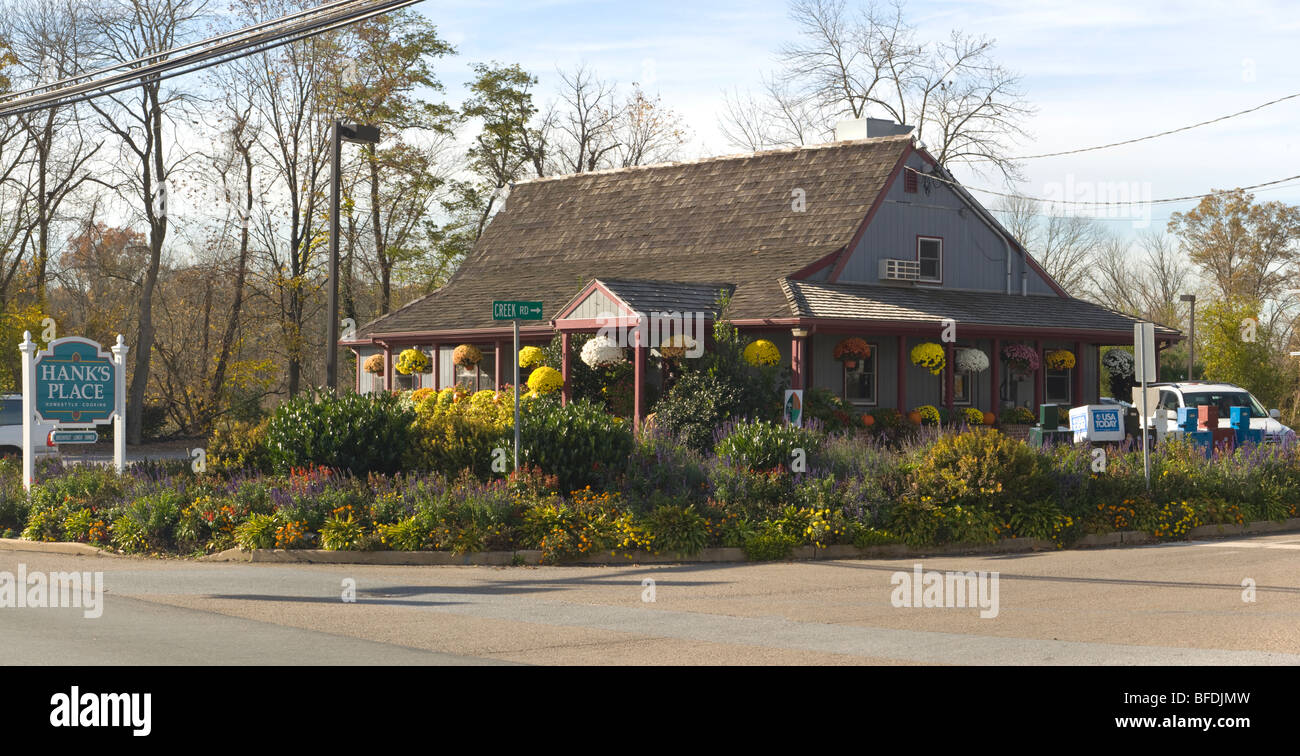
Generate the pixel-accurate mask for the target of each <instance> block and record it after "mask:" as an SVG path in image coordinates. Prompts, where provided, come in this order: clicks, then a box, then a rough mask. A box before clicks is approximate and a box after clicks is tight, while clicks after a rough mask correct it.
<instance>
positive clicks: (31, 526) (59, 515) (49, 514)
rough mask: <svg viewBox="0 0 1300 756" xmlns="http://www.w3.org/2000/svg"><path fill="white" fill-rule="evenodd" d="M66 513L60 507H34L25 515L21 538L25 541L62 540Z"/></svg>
mask: <svg viewBox="0 0 1300 756" xmlns="http://www.w3.org/2000/svg"><path fill="white" fill-rule="evenodd" d="M65 519H66V515H65V514H64V513H63V511H62V510H60V509H54V508H44V507H42V508H36V509H32V511H31V514H30V515H28V517H27V526H26V527H25V528H23V539H24V540H27V541H62V540H63V522H64V520H65Z"/></svg>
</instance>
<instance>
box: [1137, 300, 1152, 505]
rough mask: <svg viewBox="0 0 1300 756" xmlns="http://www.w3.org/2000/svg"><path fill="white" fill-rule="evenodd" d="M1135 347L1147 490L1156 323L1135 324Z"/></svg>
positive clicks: (1149, 470) (1149, 481)
mask: <svg viewBox="0 0 1300 756" xmlns="http://www.w3.org/2000/svg"><path fill="white" fill-rule="evenodd" d="M1133 348H1134V351H1136V352H1137V365H1136V366H1135V367H1136V371H1137V379H1138V381H1139V382H1140V383H1141V384H1142V410H1141V412H1142V422H1140V423H1138V429H1139V430H1140V431H1141V432H1142V473H1143V475H1145V476H1146V480H1147V490H1150V489H1151V452H1150V448H1149V447H1150V439H1149V437H1148V434H1147V422H1149V411H1148V409H1147V383H1149V382H1150V381H1151V378H1152V377H1153V376H1154V375H1155V372H1156V326H1155V324H1154V323H1134V324H1133Z"/></svg>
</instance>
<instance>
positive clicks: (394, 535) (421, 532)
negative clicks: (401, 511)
mask: <svg viewBox="0 0 1300 756" xmlns="http://www.w3.org/2000/svg"><path fill="white" fill-rule="evenodd" d="M375 527H376V530H378V532H379V541H380V543H382V544H383V545H385V546H387V547H388V548H390V549H395V550H397V551H421V550H423V549H427V548H429V547H430V546H431V545H432V543H431V533H432V530H433V528H432V526H431V525H430V524H429V520H428V518H427V517H423V516H420V515H411V516H410V517H405V518H403V519H401V520H398V521H397V522H394V523H392V524H380V525H377V526H375Z"/></svg>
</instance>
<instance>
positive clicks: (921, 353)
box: [912, 341, 947, 375]
mask: <svg viewBox="0 0 1300 756" xmlns="http://www.w3.org/2000/svg"><path fill="white" fill-rule="evenodd" d="M912 364H913V365H920V366H921V367H923V368H926V369H927V370H929V371H930V373H931V374H932V375H939V374H940V373H942V372H943V368H944V365H946V364H947V360H946V358H945V356H944V351H943V347H942V346H940V345H938V344H936V343H934V342H933V341H930V342H926V343H924V344H918V345H916V346H915V347H912Z"/></svg>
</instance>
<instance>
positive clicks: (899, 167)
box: [826, 142, 916, 283]
mask: <svg viewBox="0 0 1300 756" xmlns="http://www.w3.org/2000/svg"><path fill="white" fill-rule="evenodd" d="M915 151H916V145H915V143H913V142H909V143H908V145H907V147H906V148H905V149H904V150H903V154H902V155H901V156H899V158H898V162H897V163H895V164H894V170H892V171H890V172H889V178H887V179H885V185H884V186H883V187H881V188H880V193H879V194H877V195H876V199H875V200H874V201H872V203H871V209H870V210H868V211H867V217H866V218H863V219H862V224H861V225H859V226H858V230H857V231H856V232H855V233H854V234H853V240H852V241H850V242H849V244H848V246H847V247H845V248H844V251H843V252H842V253H841V254H840V258H839V261H837V262H836V263H835V269H834V270H832V271H831V274H830V276H828V277H827V279H826V280H827V281H830V282H831V283H834V282H835V281H838V280H839V279H840V273H843V272H844V266H845V265H847V264H848V262H849V258H850V257H852V256H853V250H855V249H857V247H858V242H860V241H862V235H863V234H865V233H866V232H867V226H869V225H871V219H872V218H873V217H875V215H876V211H877V210H879V209H880V206H881V205H883V204H885V195H886V194H888V193H889V188H890V187H891V186H893V185H894V181H895V180H897V179H898V174H900V173H902V172H903V166H904V165H906V164H907V159H908V158H909V157H911V155H912V153H913V152H915Z"/></svg>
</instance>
